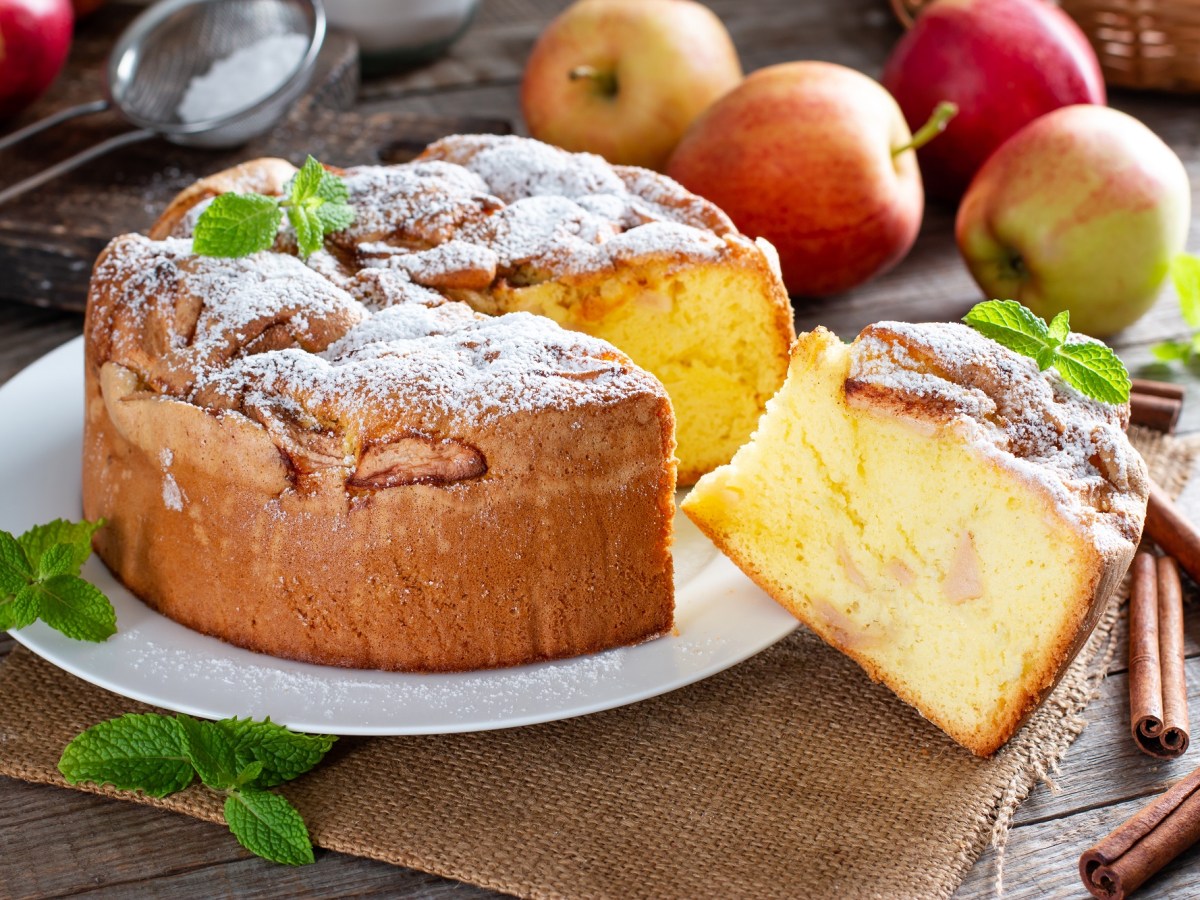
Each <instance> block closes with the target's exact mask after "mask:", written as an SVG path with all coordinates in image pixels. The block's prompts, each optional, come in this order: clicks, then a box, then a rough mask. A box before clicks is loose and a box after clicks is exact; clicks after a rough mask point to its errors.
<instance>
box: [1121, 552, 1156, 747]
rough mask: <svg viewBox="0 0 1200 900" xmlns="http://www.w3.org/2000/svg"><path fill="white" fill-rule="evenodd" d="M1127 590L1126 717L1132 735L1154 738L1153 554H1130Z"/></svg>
mask: <svg viewBox="0 0 1200 900" xmlns="http://www.w3.org/2000/svg"><path fill="white" fill-rule="evenodd" d="M1132 572H1133V584H1132V586H1131V588H1130V591H1129V721H1130V725H1131V726H1132V728H1133V739H1134V741H1136V742H1137V745H1138V746H1139V747H1142V748H1143V749H1145V744H1144V741H1154V740H1157V739H1158V737H1159V735H1160V734H1161V732H1162V724H1163V723H1162V714H1163V713H1162V666H1161V665H1160V664H1159V657H1158V567H1157V565H1156V564H1155V561H1154V554H1153V553H1147V552H1146V551H1144V550H1142V551H1140V552H1139V553H1138V554H1137V556H1135V557H1134V558H1133V566H1132Z"/></svg>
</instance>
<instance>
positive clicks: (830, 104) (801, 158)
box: [667, 62, 952, 296]
mask: <svg viewBox="0 0 1200 900" xmlns="http://www.w3.org/2000/svg"><path fill="white" fill-rule="evenodd" d="M951 114H952V111H951ZM942 118H944V116H942ZM932 130H934V131H936V128H933V129H932ZM912 143H913V138H912V135H911V134H910V133H909V130H908V126H907V125H906V124H905V123H904V116H903V115H902V114H901V113H900V107H898V106H897V105H896V101H895V100H893V99H892V98H891V96H889V94H888V92H887V91H885V90H884V89H883V87H882V86H880V84H879V83H878V82H876V81H873V80H872V79H870V78H868V77H867V76H866V75H863V74H861V73H859V72H856V71H854V70H853V69H848V68H846V67H845V66H839V65H835V64H833V63H824V62H794V63H784V64H782V65H777V66H770V67H769V68H766V69H760V70H758V71H757V72H754V73H753V74H751V75H750V76H749V77H747V78H746V80H745V81H743V82H742V83H741V85H739V86H738V87H737V88H735V89H734V90H733V91H731V92H730V93H728V94H726V95H725V96H724V97H722V98H721V99H720V100H718V101H717V102H716V103H714V104H713V105H712V106H711V107H710V108H709V109H708V111H707V112H705V113H704V114H703V115H702V116H701V117H700V118H699V119H697V120H696V122H695V124H693V125H692V127H691V128H690V129H689V130H688V133H687V134H686V135H684V138H683V140H682V141H680V143H679V146H678V147H676V148H675V152H674V154H672V156H671V161H670V163H669V164H668V165H667V174H668V175H670V176H671V177H672V178H674V179H675V180H677V181H679V182H681V183H682V184H683V186H684V187H686V188H688V189H689V190H691V191H694V192H695V193H697V194H700V195H702V196H704V197H707V198H708V199H709V200H712V201H713V202H714V203H716V204H717V205H718V206H720V207H721V208H722V209H723V210H725V212H727V213H728V214H729V216H730V218H732V219H733V221H734V224H736V225H737V227H738V228H739V229H740V230H741V231H743V232H745V233H746V234H748V235H750V236H751V237H763V238H766V239H767V240H768V241H770V242H771V243H772V244H774V245H775V248H776V249H777V250H778V251H779V261H780V266H781V268H782V270H783V280H784V282H785V283H786V284H787V288H788V291H789V292H791V293H793V294H802V295H805V296H821V295H825V294H835V293H839V292H841V291H844V290H847V289H848V288H851V287H854V286H855V285H857V284H860V283H862V282H864V281H866V280H867V279H868V278H871V277H873V276H875V275H878V274H879V273H880V272H882V271H884V270H885V269H888V268H890V267H891V266H893V265H895V264H896V263H897V262H899V261H900V259H902V258H903V257H904V255H905V254H906V253H908V251H909V248H910V247H912V243H913V241H914V240H915V239H916V237H917V231H918V229H919V228H920V225H921V215H922V212H923V210H924V194H923V193H922V190H921V173H920V172H919V171H918V169H917V159H916V154H915V153H914V152H913V150H912Z"/></svg>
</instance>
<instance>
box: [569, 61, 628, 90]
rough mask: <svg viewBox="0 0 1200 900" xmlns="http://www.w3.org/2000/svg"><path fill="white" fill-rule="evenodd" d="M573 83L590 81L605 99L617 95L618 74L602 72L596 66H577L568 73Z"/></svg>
mask: <svg viewBox="0 0 1200 900" xmlns="http://www.w3.org/2000/svg"><path fill="white" fill-rule="evenodd" d="M567 77H568V78H570V79H571V80H572V81H585V80H586V81H590V82H591V83H592V86H593V87H594V88H595V90H596V93H598V94H602V95H603V96H605V97H615V96H616V95H617V73H616V72H614V71H612V70H611V69H606V70H601V69H597V68H596V67H595V66H576V67H575V68H573V69H572V70H571V71H570V72H568V73H567Z"/></svg>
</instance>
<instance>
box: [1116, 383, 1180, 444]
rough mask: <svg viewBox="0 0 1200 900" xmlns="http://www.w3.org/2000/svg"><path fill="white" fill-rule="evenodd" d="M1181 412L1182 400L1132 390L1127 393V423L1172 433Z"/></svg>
mask: <svg viewBox="0 0 1200 900" xmlns="http://www.w3.org/2000/svg"><path fill="white" fill-rule="evenodd" d="M1182 413H1183V401H1182V400H1180V399H1177V398H1173V397H1162V396H1159V395H1157V394H1142V393H1139V392H1138V391H1136V390H1135V391H1133V392H1131V393H1130V395H1129V424H1130V425H1141V426H1143V427H1145V428H1153V429H1154V430H1155V431H1161V432H1164V433H1165V434H1172V433H1174V431H1175V426H1176V425H1177V424H1179V416H1180V415H1181V414H1182Z"/></svg>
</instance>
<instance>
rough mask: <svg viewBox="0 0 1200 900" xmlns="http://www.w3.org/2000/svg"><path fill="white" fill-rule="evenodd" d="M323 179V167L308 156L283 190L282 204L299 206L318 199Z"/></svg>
mask: <svg viewBox="0 0 1200 900" xmlns="http://www.w3.org/2000/svg"><path fill="white" fill-rule="evenodd" d="M324 179H325V167H324V166H322V165H321V164H320V163H319V162H317V161H316V159H314V158H313V156H312V155H311V154H310V155H309V157H308V158H307V159H306V160H304V165H302V166H301V167H300V170H299V171H298V172H296V174H295V175H293V176H292V178H291V181H289V182H288V183H287V186H286V187H285V188H284V189H283V194H284V204H285V205H294V206H301V205H303V204H304V203H305V202H306V201H308V200H311V199H313V198H316V197H318V196H319V191H320V189H321V182H322V181H323V180H324Z"/></svg>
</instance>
